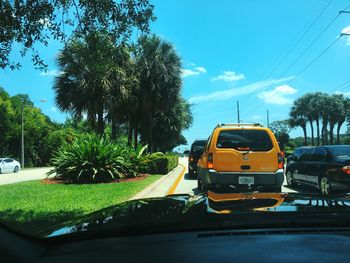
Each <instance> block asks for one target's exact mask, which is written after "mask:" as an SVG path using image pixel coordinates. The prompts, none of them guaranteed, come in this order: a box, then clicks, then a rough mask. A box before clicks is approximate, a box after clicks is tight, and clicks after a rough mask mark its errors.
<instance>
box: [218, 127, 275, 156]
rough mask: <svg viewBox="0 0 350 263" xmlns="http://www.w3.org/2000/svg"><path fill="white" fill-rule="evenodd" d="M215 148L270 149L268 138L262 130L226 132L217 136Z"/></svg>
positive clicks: (270, 144) (270, 143)
mask: <svg viewBox="0 0 350 263" xmlns="http://www.w3.org/2000/svg"><path fill="white" fill-rule="evenodd" d="M216 147H217V148H234V149H238V150H239V148H249V149H250V150H252V151H268V150H271V149H272V142H271V139H270V136H269V135H268V134H267V132H266V131H262V130H227V131H222V132H220V134H219V137H218V140H217V143H216Z"/></svg>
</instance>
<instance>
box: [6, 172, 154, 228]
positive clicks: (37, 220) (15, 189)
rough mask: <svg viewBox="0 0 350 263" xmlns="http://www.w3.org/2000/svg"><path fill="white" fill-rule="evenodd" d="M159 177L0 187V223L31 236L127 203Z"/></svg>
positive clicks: (36, 182)
mask: <svg viewBox="0 0 350 263" xmlns="http://www.w3.org/2000/svg"><path fill="white" fill-rule="evenodd" d="M159 178H161V175H151V176H149V177H147V178H145V179H143V180H139V181H134V182H132V181H131V182H120V183H106V184H82V185H73V184H44V183H42V182H41V181H30V182H23V183H16V184H10V185H3V186H0V222H1V223H3V224H5V225H7V226H8V227H10V228H13V229H15V230H17V231H20V232H22V233H26V234H34V233H36V232H37V231H41V230H44V229H47V228H49V227H50V226H52V225H53V224H59V223H63V222H65V221H68V220H71V219H73V218H76V217H79V216H82V215H85V214H88V213H90V212H93V211H97V210H100V209H102V208H105V207H108V206H111V205H115V204H118V203H122V202H124V201H127V200H128V199H130V198H131V197H132V196H134V195H135V194H137V193H138V192H140V191H141V190H143V189H144V188H145V187H147V186H148V185H149V184H151V183H153V182H154V181H156V180H157V179H159Z"/></svg>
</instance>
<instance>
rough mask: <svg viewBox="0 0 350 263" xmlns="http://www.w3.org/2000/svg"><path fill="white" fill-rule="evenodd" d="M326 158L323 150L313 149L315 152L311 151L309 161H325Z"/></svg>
mask: <svg viewBox="0 0 350 263" xmlns="http://www.w3.org/2000/svg"><path fill="white" fill-rule="evenodd" d="M326 157H327V152H326V150H325V149H324V148H321V147H319V148H315V150H314V151H313V153H312V155H311V157H310V161H323V160H325V159H326Z"/></svg>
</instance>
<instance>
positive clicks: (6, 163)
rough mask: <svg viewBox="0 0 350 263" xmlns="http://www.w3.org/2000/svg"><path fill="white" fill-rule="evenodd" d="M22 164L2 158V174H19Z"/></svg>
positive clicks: (0, 163)
mask: <svg viewBox="0 0 350 263" xmlns="http://www.w3.org/2000/svg"><path fill="white" fill-rule="evenodd" d="M20 169H21V164H20V163H19V162H17V161H16V160H14V159H11V158H0V173H12V172H13V173H18V171H19V170H20Z"/></svg>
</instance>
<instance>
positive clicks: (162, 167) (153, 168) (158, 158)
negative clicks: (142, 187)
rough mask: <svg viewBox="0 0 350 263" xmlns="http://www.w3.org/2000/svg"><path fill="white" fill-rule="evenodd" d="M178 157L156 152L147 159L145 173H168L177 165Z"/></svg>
mask: <svg viewBox="0 0 350 263" xmlns="http://www.w3.org/2000/svg"><path fill="white" fill-rule="evenodd" d="M177 162H178V157H177V156H173V155H165V154H164V153H161V152H156V153H152V154H150V155H148V156H147V157H146V161H145V164H146V165H145V167H144V172H145V173H151V174H154V173H157V174H167V173H168V172H170V171H171V170H172V169H174V168H175V167H176V166H177Z"/></svg>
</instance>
